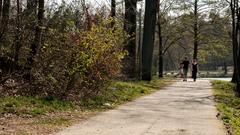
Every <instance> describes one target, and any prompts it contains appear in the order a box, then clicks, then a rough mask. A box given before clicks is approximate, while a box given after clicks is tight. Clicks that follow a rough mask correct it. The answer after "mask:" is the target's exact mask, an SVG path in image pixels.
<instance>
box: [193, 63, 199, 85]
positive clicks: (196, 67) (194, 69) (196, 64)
mask: <svg viewBox="0 0 240 135" xmlns="http://www.w3.org/2000/svg"><path fill="white" fill-rule="evenodd" d="M197 72H198V63H197V60H196V59H193V61H192V78H193V81H194V82H196V79H197Z"/></svg>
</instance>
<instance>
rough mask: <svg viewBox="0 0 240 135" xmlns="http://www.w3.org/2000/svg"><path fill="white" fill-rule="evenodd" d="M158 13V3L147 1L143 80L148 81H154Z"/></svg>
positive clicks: (151, 0)
mask: <svg viewBox="0 0 240 135" xmlns="http://www.w3.org/2000/svg"><path fill="white" fill-rule="evenodd" d="M157 11H158V1H157V0H146V9H145V19H144V33H143V49H142V57H143V58H142V63H143V65H142V80H147V81H151V80H152V59H153V48H154V40H155V27H156V16H157Z"/></svg>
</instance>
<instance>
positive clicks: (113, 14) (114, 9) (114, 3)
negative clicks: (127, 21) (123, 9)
mask: <svg viewBox="0 0 240 135" xmlns="http://www.w3.org/2000/svg"><path fill="white" fill-rule="evenodd" d="M115 16H116V0H112V1H111V17H115Z"/></svg>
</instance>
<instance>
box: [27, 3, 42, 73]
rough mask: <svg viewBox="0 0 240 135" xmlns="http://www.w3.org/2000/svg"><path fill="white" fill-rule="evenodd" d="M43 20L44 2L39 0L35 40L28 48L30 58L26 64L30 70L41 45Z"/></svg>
mask: <svg viewBox="0 0 240 135" xmlns="http://www.w3.org/2000/svg"><path fill="white" fill-rule="evenodd" d="M43 18H44V0H39V2H38V23H37V26H36V29H35V38H34V41H33V43H32V44H31V47H30V49H31V53H30V57H29V58H28V63H29V66H30V69H31V67H32V66H33V63H34V57H35V55H36V54H37V52H38V49H39V48H40V45H41V40H42V27H43Z"/></svg>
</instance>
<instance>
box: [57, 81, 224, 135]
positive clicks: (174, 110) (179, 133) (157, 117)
mask: <svg viewBox="0 0 240 135" xmlns="http://www.w3.org/2000/svg"><path fill="white" fill-rule="evenodd" d="M216 115H217V111H216V108H215V106H214V102H213V96H212V91H211V84H210V82H209V81H208V80H198V81H197V82H181V81H177V82H175V83H174V84H172V85H171V86H168V87H166V88H164V89H162V90H160V91H158V92H156V93H154V94H152V95H149V96H146V97H142V98H139V99H137V100H135V101H133V102H130V103H127V104H125V105H122V106H120V107H118V108H117V109H115V110H110V111H107V112H103V113H100V114H99V115H97V116H95V117H92V118H90V119H88V120H87V121H84V122H81V123H79V124H77V125H74V126H72V127H69V128H68V129H65V130H63V131H61V132H59V133H57V135H226V132H225V130H224V126H223V124H222V122H221V121H220V120H218V119H217V118H216Z"/></svg>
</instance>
